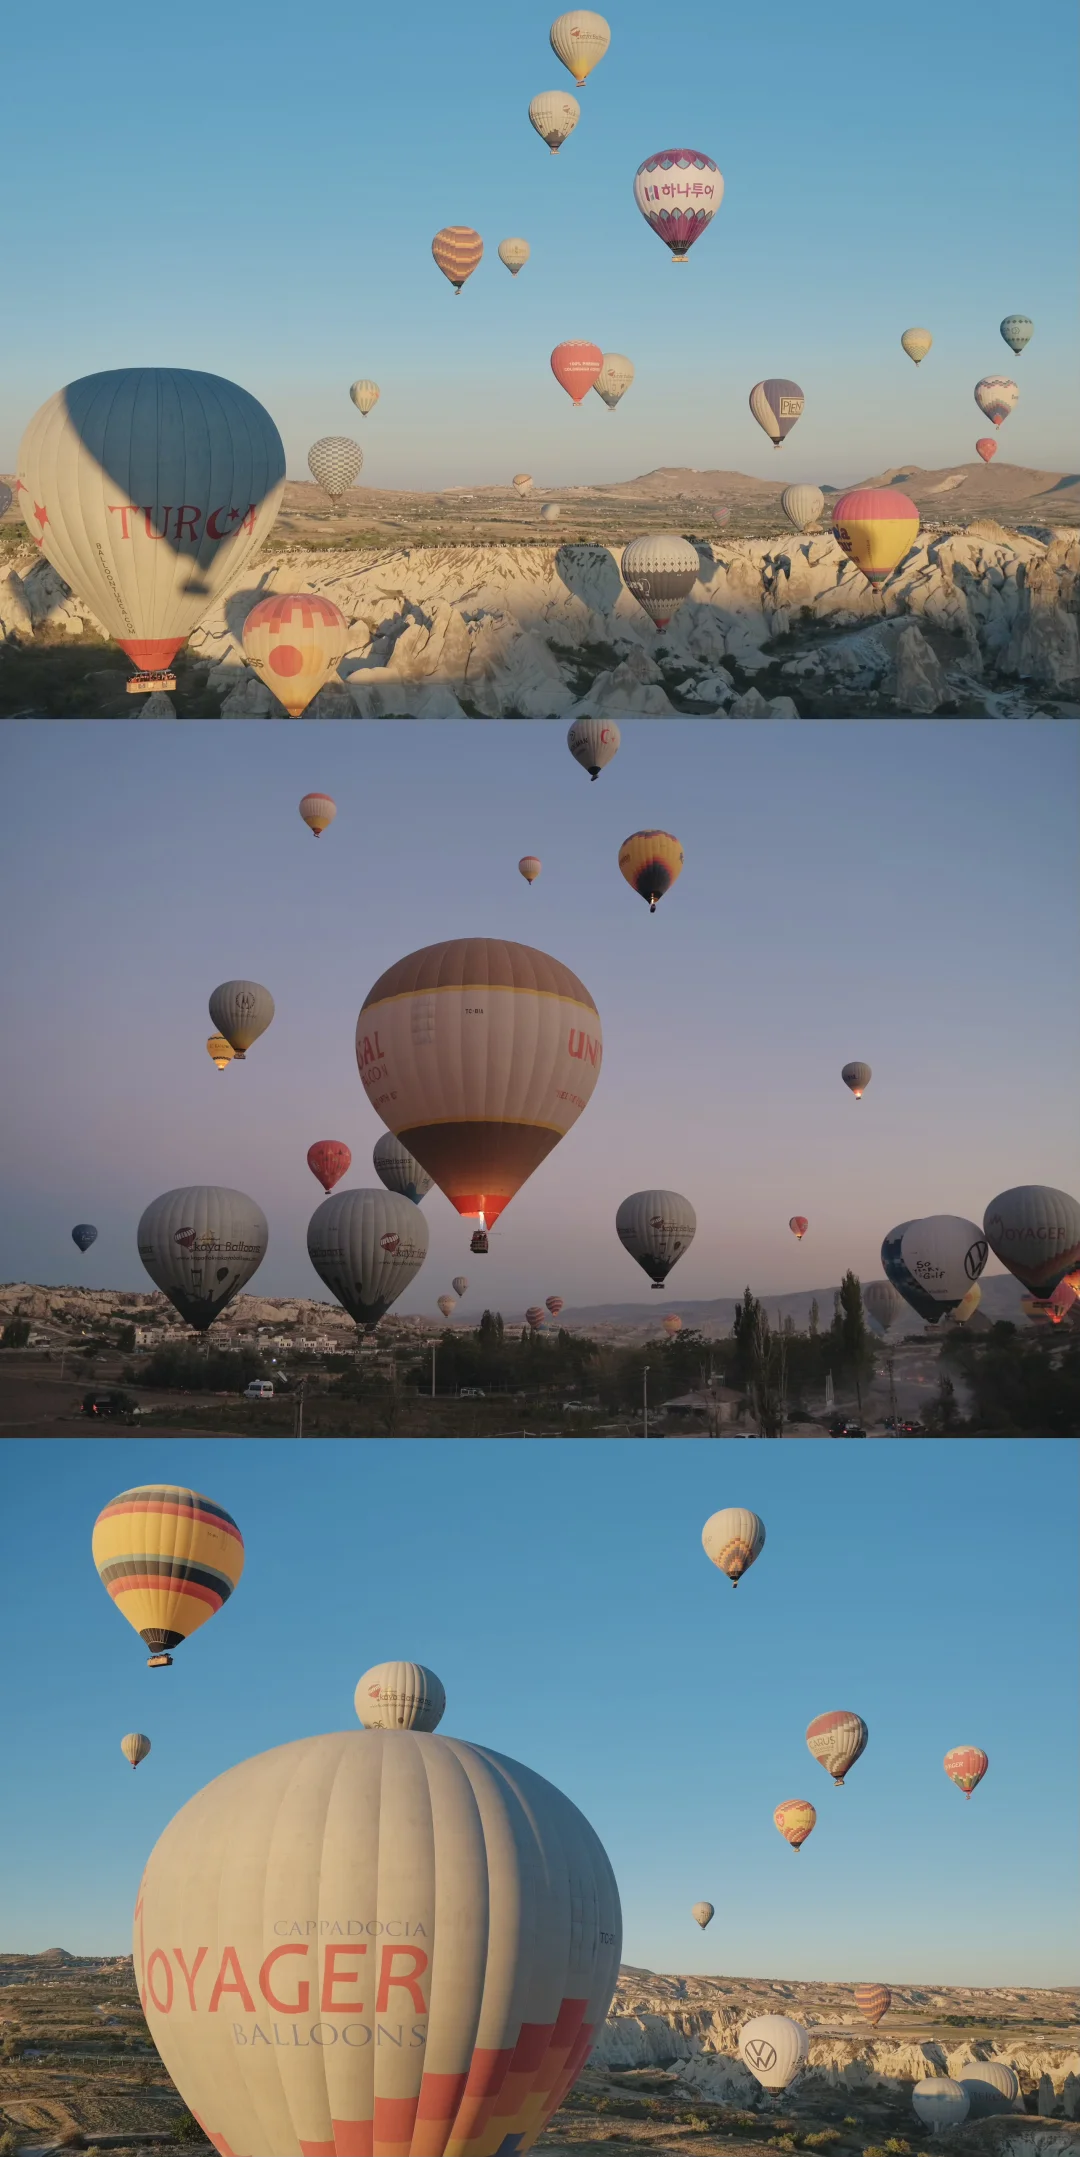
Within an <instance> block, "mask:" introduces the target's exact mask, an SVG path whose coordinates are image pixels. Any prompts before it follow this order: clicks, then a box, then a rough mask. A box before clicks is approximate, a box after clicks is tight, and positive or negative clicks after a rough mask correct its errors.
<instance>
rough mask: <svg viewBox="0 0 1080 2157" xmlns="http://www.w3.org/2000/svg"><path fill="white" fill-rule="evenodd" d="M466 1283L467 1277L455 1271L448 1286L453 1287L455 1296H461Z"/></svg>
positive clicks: (466, 1285)
mask: <svg viewBox="0 0 1080 2157" xmlns="http://www.w3.org/2000/svg"><path fill="white" fill-rule="evenodd" d="M468 1285H469V1283H468V1279H467V1277H466V1275H465V1274H464V1273H455V1275H454V1278H453V1280H452V1281H451V1283H450V1286H451V1288H452V1289H453V1291H454V1294H455V1296H463V1295H464V1294H465V1290H466V1289H467V1287H468Z"/></svg>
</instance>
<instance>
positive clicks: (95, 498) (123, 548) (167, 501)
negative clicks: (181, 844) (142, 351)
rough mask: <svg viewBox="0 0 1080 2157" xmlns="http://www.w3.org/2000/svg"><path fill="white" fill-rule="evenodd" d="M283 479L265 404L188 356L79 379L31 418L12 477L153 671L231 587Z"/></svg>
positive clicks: (269, 520) (104, 613) (124, 640)
mask: <svg viewBox="0 0 1080 2157" xmlns="http://www.w3.org/2000/svg"><path fill="white" fill-rule="evenodd" d="M284 485H285V451H284V448H283V446H282V441H281V436H280V435H279V433H278V431H277V428H276V427H275V425H274V422H273V420H272V419H271V417H270V414H269V412H266V411H264V410H263V407H262V405H261V404H259V403H258V402H257V400H256V399H255V398H254V397H252V396H250V395H249V393H248V391H247V390H246V389H240V388H239V387H238V385H237V384H236V383H235V382H227V381H225V380H223V378H222V377H221V376H220V375H212V374H199V373H195V372H193V371H192V370H191V369H190V368H185V367H118V368H112V369H110V370H109V371H108V372H106V373H104V374H92V375H84V376H83V377H82V379H81V380H80V381H78V382H69V384H68V386H67V388H66V389H62V390H58V391H57V393H56V395H55V396H54V397H50V398H49V400H48V402H47V403H46V404H43V405H42V406H41V409H40V411H38V412H35V414H34V417H33V419H32V420H31V421H30V424H29V426H28V427H27V429H26V433H25V434H24V436H23V439H22V444H21V447H20V450H19V471H18V479H17V481H16V487H17V490H18V495H19V503H20V507H21V509H22V513H23V517H24V519H25V521H26V525H27V528H28V530H29V531H30V533H31V536H32V537H33V539H34V540H35V541H36V543H37V545H38V546H40V548H41V550H42V552H43V554H45V555H46V556H47V557H48V559H49V561H50V562H51V563H52V566H53V568H54V569H55V570H56V571H57V573H58V574H59V575H60V576H61V577H63V579H64V582H65V583H66V584H70V586H71V588H72V590H73V591H74V592H76V593H77V594H78V596H79V597H80V599H83V600H85V602H86V604H87V605H88V606H89V607H91V608H92V609H93V612H94V613H95V614H96V615H97V617H98V620H99V621H101V622H102V623H103V624H104V626H105V628H106V629H107V630H108V632H109V635H110V636H111V637H114V638H115V639H116V642H117V643H118V644H119V646H120V649H121V651H123V652H126V653H127V656H128V658H129V659H131V660H132V661H133V663H134V665H135V666H136V668H137V669H138V670H139V673H140V674H141V675H143V676H146V677H152V676H154V675H162V674H165V673H167V670H168V669H169V667H170V666H171V664H172V661H173V659H174V658H175V656H176V654H177V652H178V651H179V650H180V647H181V645H182V644H183V643H184V642H185V641H186V639H187V638H188V637H189V636H190V634H191V631H192V630H193V629H194V628H195V626H196V624H197V623H198V622H200V621H201V620H202V618H203V616H204V614H206V613H208V612H209V610H210V608H211V606H212V605H213V603H214V600H215V599H217V598H218V597H219V596H220V595H221V594H222V593H223V592H225V591H226V590H227V589H228V588H229V587H230V586H232V585H235V583H236V582H237V579H238V577H239V574H240V571H241V570H242V568H243V566H244V563H245V562H246V561H247V559H248V557H249V556H250V555H251V554H253V553H254V551H255V549H256V547H258V546H260V545H261V544H262V542H263V540H264V539H265V538H266V537H267V535H268V534H269V532H270V530H271V528H272V526H273V523H274V519H275V517H276V516H277V513H278V509H279V507H280V504H281V496H282V492H283V490H284ZM139 686H145V687H150V686H156V685H155V684H153V683H152V682H151V681H149V680H147V681H146V682H144V683H142V684H139Z"/></svg>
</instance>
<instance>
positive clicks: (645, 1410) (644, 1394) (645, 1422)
mask: <svg viewBox="0 0 1080 2157" xmlns="http://www.w3.org/2000/svg"><path fill="white" fill-rule="evenodd" d="M641 1435H642V1437H643V1438H647V1437H648V1435H649V1366H648V1364H647V1363H646V1365H645V1367H644V1369H643V1371H642V1373H641Z"/></svg>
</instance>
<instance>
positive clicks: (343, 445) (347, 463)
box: [307, 434, 364, 614]
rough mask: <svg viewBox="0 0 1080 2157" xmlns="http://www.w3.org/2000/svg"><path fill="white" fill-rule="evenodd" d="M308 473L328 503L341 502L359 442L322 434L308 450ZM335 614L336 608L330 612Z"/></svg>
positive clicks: (355, 467)
mask: <svg viewBox="0 0 1080 2157" xmlns="http://www.w3.org/2000/svg"><path fill="white" fill-rule="evenodd" d="M307 461H308V470H309V472H310V473H311V476H312V478H313V479H317V480H318V482H319V485H320V487H321V488H322V490H323V493H324V494H328V495H329V496H330V500H331V501H332V502H338V501H340V500H341V497H342V495H343V494H344V493H345V492H346V490H347V489H348V488H349V487H351V486H352V483H353V481H354V479H355V478H356V476H357V473H358V472H359V471H360V468H361V466H362V465H363V462H364V452H363V450H362V449H361V447H360V444H359V442H354V441H353V440H352V439H351V437H350V436H349V435H347V434H324V435H322V436H320V438H319V440H318V441H317V442H313V443H312V445H311V448H310V449H309V451H308V459H307ZM334 612H335V614H336V613H337V608H336V607H335V609H334Z"/></svg>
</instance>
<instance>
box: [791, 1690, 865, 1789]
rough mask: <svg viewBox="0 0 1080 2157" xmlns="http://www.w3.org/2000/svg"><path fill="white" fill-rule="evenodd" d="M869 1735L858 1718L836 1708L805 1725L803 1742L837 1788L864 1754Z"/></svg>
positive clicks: (817, 1716)
mask: <svg viewBox="0 0 1080 2157" xmlns="http://www.w3.org/2000/svg"><path fill="white" fill-rule="evenodd" d="M869 1735H870V1733H869V1731H868V1730H867V1727H866V1724H865V1723H864V1721H863V1719H862V1716H861V1715H853V1714H852V1713H851V1710H850V1709H849V1708H837V1709H835V1710H834V1711H833V1712H832V1713H830V1714H828V1715H815V1717H814V1720H813V1722H812V1723H808V1724H807V1726H806V1742H807V1745H808V1747H809V1749H810V1751H811V1752H812V1754H813V1756H814V1759H815V1760H816V1761H818V1763H819V1764H820V1766H821V1767H823V1768H824V1769H825V1771H826V1774H828V1775H831V1776H832V1779H833V1781H834V1783H835V1784H836V1787H837V1789H838V1790H839V1789H840V1787H841V1784H842V1783H843V1780H844V1777H845V1775H847V1774H849V1773H850V1771H851V1769H852V1768H853V1767H854V1765H855V1762H856V1760H860V1759H861V1758H862V1755H863V1753H864V1752H865V1751H866V1742H867V1739H868V1737H869Z"/></svg>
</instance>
